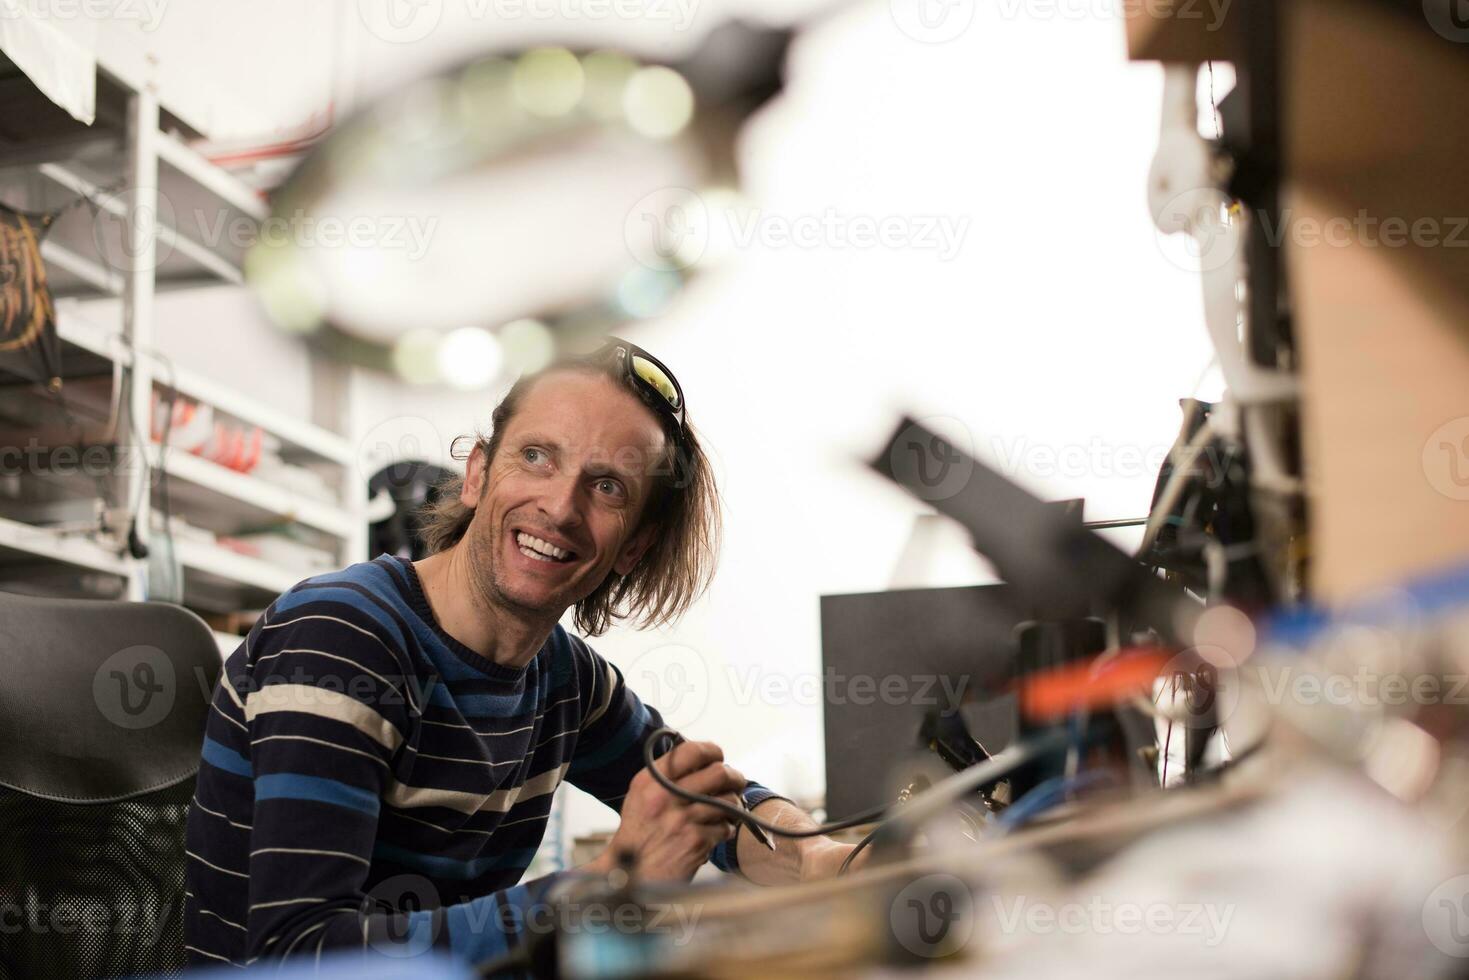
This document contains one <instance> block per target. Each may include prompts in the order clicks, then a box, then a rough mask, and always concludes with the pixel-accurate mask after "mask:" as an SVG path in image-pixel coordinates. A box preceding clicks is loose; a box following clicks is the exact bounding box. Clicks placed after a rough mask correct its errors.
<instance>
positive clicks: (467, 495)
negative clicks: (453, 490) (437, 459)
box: [459, 443, 490, 510]
mask: <svg viewBox="0 0 1469 980" xmlns="http://www.w3.org/2000/svg"><path fill="white" fill-rule="evenodd" d="M489 469H490V458H489V457H488V456H487V455H485V451H484V444H483V443H475V445H474V449H472V450H471V451H470V453H469V460H468V461H467V462H466V463H465V464H464V485H463V486H462V487H460V488H459V502H460V503H461V504H463V505H464V506H466V507H468V508H469V509H470V510H473V509H474V508H475V505H476V504H478V503H479V498H480V496H481V495H482V494H483V493H484V491H485V481H486V480H487V479H488V478H489Z"/></svg>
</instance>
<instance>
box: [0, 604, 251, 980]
mask: <svg viewBox="0 0 1469 980" xmlns="http://www.w3.org/2000/svg"><path fill="white" fill-rule="evenodd" d="M221 668H222V661H221V658H220V655H219V647H218V646H217V645H216V643H215V640H214V637H213V635H212V634H211V633H210V631H209V628H208V627H206V626H205V625H204V623H203V622H202V621H201V620H200V619H199V617H197V616H195V615H194V614H193V613H191V612H189V611H187V610H185V609H181V608H179V607H177V606H170V605H164V604H162V603H152V602H149V603H143V602H104V601H97V600H87V599H37V598H31V597H27V596H18V595H9V594H4V593H0V842H3V844H0V980H49V978H53V977H54V978H57V980H61V978H68V980H70V978H76V977H126V976H133V975H136V974H144V973H151V974H156V975H159V976H168V975H172V974H176V973H179V972H181V971H182V969H183V964H184V951H183V900H184V821H185V818H186V816H187V813H188V809H189V801H190V800H191V798H192V797H193V793H194V778H195V775H196V773H197V771H198V767H199V752H200V748H201V746H202V744H203V738H204V721H205V718H206V716H207V714H208V711H209V699H210V695H211V694H212V692H213V689H214V684H215V682H216V681H217V680H218V678H219V674H220V670H221Z"/></svg>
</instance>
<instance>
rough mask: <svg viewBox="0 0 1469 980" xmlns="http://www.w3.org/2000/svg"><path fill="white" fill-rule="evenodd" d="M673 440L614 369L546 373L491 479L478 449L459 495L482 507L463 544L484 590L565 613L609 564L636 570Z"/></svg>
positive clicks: (522, 607)
mask: <svg viewBox="0 0 1469 980" xmlns="http://www.w3.org/2000/svg"><path fill="white" fill-rule="evenodd" d="M663 447H664V435H663V430H662V428H661V427H660V426H659V424H658V420H657V418H656V417H655V416H654V415H653V413H652V411H651V410H650V409H648V407H647V406H645V405H644V404H643V403H642V402H640V401H639V400H638V399H637V397H636V396H635V395H634V394H633V393H632V392H630V391H628V390H627V389H626V388H623V387H622V386H620V385H618V384H617V383H616V382H614V381H612V380H611V379H610V378H607V377H605V376H602V375H594V374H588V373H583V372H576V371H560V372H553V373H551V374H549V375H546V376H545V377H543V378H541V379H539V380H538V381H537V382H536V383H535V384H534V385H533V386H532V387H531V388H530V390H529V391H528V392H527V393H526V394H525V396H524V398H523V400H522V401H521V403H520V408H519V410H518V411H516V413H515V416H514V418H513V419H511V421H510V423H509V425H508V426H507V427H506V430H505V432H504V435H503V436H502V438H501V440H500V445H499V447H498V449H497V451H496V455H495V458H494V459H492V460H490V461H489V467H488V477H486V475H485V470H484V469H483V467H482V465H481V464H482V460H481V459H480V457H479V455H478V453H476V455H475V456H474V457H473V458H471V459H470V462H469V467H468V473H467V475H466V479H465V482H464V490H463V493H462V494H461V497H460V499H461V501H462V502H463V503H464V504H465V505H466V506H469V507H474V508H475V510H476V513H475V516H474V519H473V521H472V522H471V524H470V526H469V530H468V531H467V532H466V534H465V543H466V545H467V547H468V557H469V560H470V568H471V574H473V575H474V577H475V585H476V589H477V591H479V592H481V593H482V594H483V595H484V597H485V598H487V599H488V600H490V601H491V602H494V603H496V604H497V605H500V606H503V607H506V608H509V609H513V610H517V611H521V612H526V613H533V614H540V615H549V616H551V617H552V618H560V616H561V614H562V613H563V612H565V610H566V609H567V608H568V607H569V606H571V605H573V604H575V603H577V602H579V601H580V600H582V599H584V598H586V597H587V596H588V595H590V594H591V593H592V592H593V591H594V590H595V589H596V588H597V586H599V585H601V584H602V582H603V581H604V580H605V579H606V578H607V575H608V574H609V573H611V572H614V571H615V572H617V573H618V574H626V573H627V572H629V571H631V570H632V568H633V566H634V565H636V563H637V560H638V558H639V557H641V555H642V553H643V551H645V550H646V548H647V546H648V544H649V543H650V542H651V540H652V532H653V528H651V527H646V528H641V529H639V528H638V518H639V517H640V516H641V514H642V512H643V506H644V504H645V503H646V501H647V497H648V494H649V493H650V491H651V490H652V489H653V483H654V476H653V474H652V473H651V472H650V470H651V469H652V468H653V467H652V465H651V464H652V463H653V462H654V461H655V460H657V459H658V458H659V454H660V453H661V452H662V451H663ZM635 532H636V533H635ZM547 552H551V554H550V555H547Z"/></svg>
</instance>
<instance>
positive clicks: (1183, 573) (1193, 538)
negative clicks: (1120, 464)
mask: <svg viewBox="0 0 1469 980" xmlns="http://www.w3.org/2000/svg"><path fill="white" fill-rule="evenodd" d="M1180 404H1181V405H1182V407H1183V414H1184V425H1183V428H1182V430H1181V431H1180V432H1179V434H1178V441H1177V442H1176V443H1175V444H1174V446H1175V449H1180V448H1181V447H1183V446H1185V445H1187V444H1188V443H1189V442H1190V441H1191V440H1192V439H1193V438H1194V436H1195V435H1197V433H1198V431H1199V429H1200V428H1201V427H1202V426H1203V425H1204V423H1205V422H1206V421H1207V420H1208V418H1209V416H1210V414H1211V412H1212V411H1213V408H1214V406H1213V405H1212V404H1210V403H1208V402H1201V401H1195V400H1192V399H1185V400H1183V401H1182V402H1180ZM1179 465H1180V464H1179V463H1176V462H1175V461H1174V453H1170V454H1169V457H1168V458H1167V459H1166V460H1164V462H1163V466H1162V469H1160V470H1159V472H1158V482H1157V484H1156V486H1155V487H1154V489H1153V500H1152V504H1151V505H1150V508H1149V510H1150V511H1155V510H1157V508H1158V507H1159V504H1160V502H1161V501H1162V499H1163V493H1164V490H1165V488H1166V487H1168V485H1169V484H1170V483H1171V482H1172V481H1173V479H1174V477H1175V475H1177V472H1178V466H1179ZM1181 465H1185V466H1188V467H1190V468H1191V472H1189V473H1188V474H1187V475H1186V476H1185V477H1184V479H1186V480H1187V481H1188V482H1187V483H1186V484H1185V486H1184V488H1183V490H1182V491H1181V492H1180V493H1178V494H1177V495H1176V497H1175V498H1174V500H1173V503H1172V505H1171V506H1170V507H1169V508H1168V513H1167V514H1165V515H1164V524H1163V525H1162V528H1161V529H1160V530H1159V532H1158V535H1157V537H1156V538H1155V539H1154V540H1153V542H1152V544H1151V546H1150V547H1149V548H1148V549H1147V551H1146V552H1145V553H1143V554H1141V555H1139V556H1138V557H1139V559H1140V560H1141V561H1142V563H1143V564H1144V565H1147V566H1150V567H1153V568H1159V569H1162V570H1163V571H1165V572H1167V573H1168V574H1169V576H1170V577H1172V578H1174V579H1175V580H1176V581H1178V582H1179V583H1180V584H1182V585H1184V586H1185V587H1187V588H1189V589H1191V590H1193V591H1194V592H1197V593H1200V594H1203V593H1206V592H1208V591H1209V568H1208V563H1207V558H1206V555H1205V553H1204V552H1205V548H1206V547H1207V546H1212V545H1213V544H1214V543H1217V544H1218V545H1219V546H1221V547H1222V548H1223V554H1224V556H1225V559H1224V560H1225V582H1224V585H1225V588H1224V594H1223V595H1222V596H1221V597H1220V598H1223V599H1226V600H1228V601H1229V602H1230V603H1231V604H1233V605H1235V606H1238V607H1239V608H1240V609H1243V610H1245V611H1246V612H1249V613H1254V612H1255V611H1257V610H1263V609H1266V608H1269V607H1270V606H1273V605H1274V604H1275V603H1276V601H1277V595H1276V588H1275V586H1274V585H1273V583H1272V576H1271V575H1270V574H1269V573H1268V571H1267V569H1266V568H1265V565H1264V561H1263V558H1262V555H1261V552H1260V549H1259V548H1258V547H1255V543H1256V542H1257V540H1258V527H1257V522H1256V519H1255V514H1254V508H1253V497H1252V494H1251V489H1250V466H1249V457H1248V455H1247V454H1246V453H1244V452H1243V451H1241V450H1239V449H1236V448H1233V447H1231V446H1229V445H1228V444H1226V443H1225V441H1224V440H1222V439H1215V440H1213V441H1212V442H1210V443H1209V444H1208V445H1206V446H1204V447H1203V449H1202V451H1200V452H1199V453H1198V454H1197V455H1196V456H1195V457H1194V458H1193V459H1191V460H1182V461H1181Z"/></svg>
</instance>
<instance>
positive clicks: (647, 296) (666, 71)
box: [246, 22, 794, 388]
mask: <svg viewBox="0 0 1469 980" xmlns="http://www.w3.org/2000/svg"><path fill="white" fill-rule="evenodd" d="M793 34H794V30H793V29H761V28H753V27H748V26H746V25H743V24H739V23H734V22H731V23H726V24H724V25H722V26H721V27H719V28H717V29H715V30H714V31H713V32H711V33H710V35H709V36H708V37H707V38H706V39H705V40H704V43H703V44H702V45H701V46H700V48H699V49H698V50H697V51H695V52H694V53H693V54H692V55H690V56H689V57H688V58H687V59H685V60H683V61H681V62H678V63H674V64H667V65H664V64H656V63H650V62H644V61H640V60H638V59H637V58H635V57H632V56H630V55H628V54H624V53H621V52H618V51H613V50H594V51H580V52H573V51H571V50H568V49H565V48H555V47H547V48H536V49H532V50H529V51H524V52H519V53H508V54H503V55H502V54H491V55H486V56H485V57H482V58H479V59H476V60H474V61H472V62H470V63H468V64H465V65H460V66H459V67H456V68H454V69H452V70H449V71H445V72H443V73H440V74H438V75H435V76H433V77H430V78H426V79H422V80H420V81H418V82H415V83H413V84H411V85H408V86H406V87H405V88H403V89H401V90H399V91H396V92H394V93H393V94H391V95H389V96H387V97H386V98H384V99H383V100H382V101H380V102H379V103H377V104H376V105H373V106H370V107H369V108H367V109H366V110H365V111H363V112H361V113H359V114H358V115H357V116H355V117H354V118H352V119H350V120H348V121H346V122H345V123H343V124H342V125H341V126H340V127H339V128H338V129H336V130H335V131H334V132H333V133H332V134H331V136H330V137H329V138H327V139H326V140H325V141H324V142H323V143H322V144H321V145H320V146H319V147H318V148H317V149H316V150H315V151H314V152H313V153H312V154H311V155H310V156H309V157H307V158H306V159H305V160H304V161H303V162H302V164H301V165H300V167H299V168H298V169H297V171H296V172H295V173H294V174H292V176H291V177H290V178H289V180H288V181H287V182H286V183H285V185H284V186H283V187H282V188H281V189H280V190H279V191H278V192H277V193H276V194H275V196H274V199H273V201H272V209H271V215H270V217H269V218H268V219H266V221H265V222H264V223H263V225H262V230H261V235H260V238H259V242H258V244H257V245H256V246H255V247H254V248H253V249H252V250H251V252H250V253H249V255H248V256H247V258H246V274H247V276H248V278H249V280H250V282H251V283H252V285H253V286H254V287H255V289H256V290H257V292H258V294H259V296H260V298H261V300H262V302H263V304H264V307H265V309H266V311H267V313H268V314H269V315H270V317H271V318H272V319H273V320H274V321H275V322H276V323H277V324H279V325H280V326H281V328H282V329H285V330H287V331H290V332H293V333H298V334H301V335H305V336H308V337H310V338H311V339H313V340H314V341H315V342H316V343H318V344H319V345H321V346H322V347H323V348H324V349H326V350H328V351H329V352H332V353H333V354H335V355H337V356H339V357H343V358H346V359H349V360H352V361H354V362H357V363H360V364H365V365H368V366H371V367H376V368H380V369H383V370H389V371H393V372H395V373H396V374H398V375H399V376H400V377H402V378H404V379H405V380H408V381H411V382H417V383H424V384H429V383H448V384H450V385H454V386H457V387H462V388H476V387H483V386H485V385H488V384H490V383H492V382H493V381H494V380H495V379H496V377H497V376H498V373H499V369H500V367H501V365H502V364H504V365H505V366H507V367H509V368H510V369H511V370H512V371H526V370H535V369H537V368H539V367H540V366H542V365H543V364H545V363H547V362H548V361H549V360H550V359H551V358H552V356H553V355H554V353H555V346H556V344H557V342H558V341H559V340H562V339H565V338H567V337H574V338H575V339H577V340H583V339H585V338H586V337H587V336H590V335H594V334H599V333H605V332H606V331H608V330H610V329H611V328H612V327H614V326H615V325H616V324H618V323H620V322H624V321H626V320H629V319H638V318H642V317H648V316H654V315H656V314H658V313H660V312H662V310H663V309H665V308H666V307H667V305H668V304H669V302H670V301H671V300H672V298H673V297H674V296H675V295H677V293H678V292H679V291H680V290H681V289H682V287H683V284H684V282H685V281H686V280H687V278H688V277H689V276H690V275H692V274H693V272H694V270H695V269H696V267H697V266H698V265H699V264H700V262H701V260H704V259H706V258H707V256H706V255H705V252H706V247H707V245H708V238H709V227H708V226H709V221H708V220H707V208H708V204H707V203H706V201H708V200H710V199H713V200H723V199H724V198H727V197H730V196H732V195H734V194H735V187H736V186H737V183H738V174H737V172H736V165H735V159H734V144H735V140H736V138H737V136H738V134H739V132H740V130H741V129H742V128H743V126H744V124H745V121H746V120H747V119H748V118H749V117H750V116H751V115H752V114H753V113H754V112H756V111H757V110H758V109H759V108H760V107H761V106H763V105H764V104H765V103H767V102H768V101H769V100H770V99H772V98H773V97H774V96H775V95H776V94H777V93H779V92H780V90H781V72H782V70H783V65H784V61H785V53H786V50H787V48H788V46H789V44H790V41H791V38H792V36H793ZM711 195H713V196H714V197H713V198H711Z"/></svg>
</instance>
